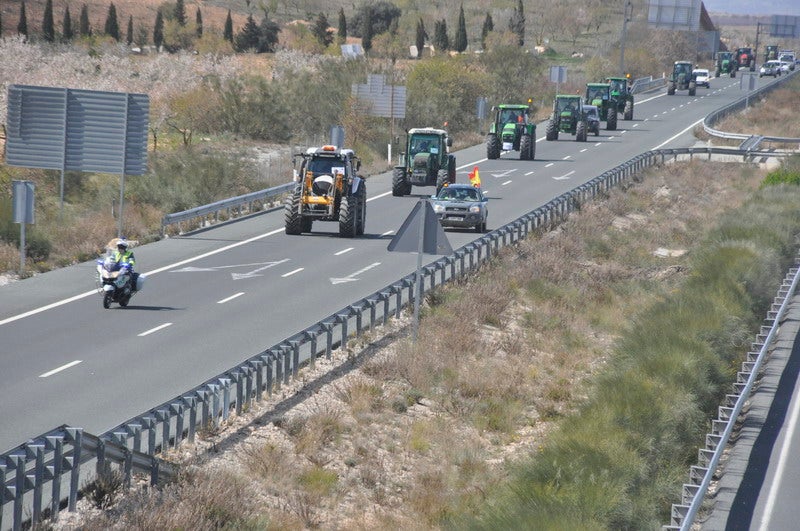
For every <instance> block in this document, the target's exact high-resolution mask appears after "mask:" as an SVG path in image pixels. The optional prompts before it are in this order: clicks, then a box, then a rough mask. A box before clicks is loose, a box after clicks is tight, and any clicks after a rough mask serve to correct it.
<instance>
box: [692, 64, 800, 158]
mask: <svg viewBox="0 0 800 531" xmlns="http://www.w3.org/2000/svg"><path fill="white" fill-rule="evenodd" d="M799 71H800V70H799ZM793 75H795V72H791V73H790V74H788V75H786V76H785V77H782V78H781V79H778V80H777V81H775V82H774V83H770V84H769V85H765V86H763V87H759V88H758V89H756V90H754V91H753V92H752V93H750V94H749V95H746V96H742V97H741V98H740V99H738V100H736V101H734V102H731V103H729V104H728V105H726V106H724V107H722V108H721V109H717V110H716V111H714V112H712V113H710V114H708V115H707V116H706V117H705V119H704V120H703V130H704V131H705V132H706V133H707V134H709V135H711V136H716V137H718V138H727V139H732V140H742V141H743V142H745V141H747V140H748V139H750V138H752V136H753V135H751V134H749V133H729V132H725V131H719V130H717V129H714V128H713V127H712V126H713V125H714V124H715V123H717V122H719V121H720V120H722V119H723V118H725V117H726V116H728V115H729V114H732V113H735V112H739V111H740V110H742V109H743V108H744V107H745V106H747V105H748V104H749V99H750V98H752V97H754V96H760V95H764V94H768V93H769V92H771V91H773V90H775V89H776V88H779V87H780V86H781V85H782V84H783V83H784V82H786V81H787V80H788V79H790V78H791V77H792V76H793ZM760 139H761V142H763V141H767V142H777V143H785V144H800V138H785V137H780V136H762V137H760ZM759 144H760V142H759V143H755V144H753V145H751V146H749V147H750V148H751V149H755V148H757V147H758V145H759Z"/></svg>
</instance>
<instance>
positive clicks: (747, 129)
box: [714, 79, 800, 147]
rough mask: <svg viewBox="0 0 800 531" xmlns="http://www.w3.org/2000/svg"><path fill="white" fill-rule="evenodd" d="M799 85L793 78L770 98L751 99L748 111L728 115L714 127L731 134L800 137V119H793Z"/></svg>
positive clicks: (799, 82)
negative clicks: (799, 120)
mask: <svg viewBox="0 0 800 531" xmlns="http://www.w3.org/2000/svg"><path fill="white" fill-rule="evenodd" d="M798 87H800V81H799V80H797V79H793V80H792V81H788V82H787V84H786V85H785V86H784V87H783V88H780V89H776V90H774V91H772V92H771V93H770V94H769V98H768V99H767V98H751V99H750V107H749V108H748V109H747V110H746V111H744V112H742V113H739V114H734V115H731V116H728V117H727V118H725V119H724V120H722V121H721V122H719V123H718V124H715V125H714V128H715V129H719V130H720V131H728V132H731V133H747V134H756V135H764V136H781V137H787V138H800V122H798V121H797V120H794V119H792V117H793V112H794V111H793V110H794V109H795V107H796V105H797V103H796V102H797V93H798ZM715 143H717V142H716V139H715ZM793 147H797V146H796V145H794V146H793Z"/></svg>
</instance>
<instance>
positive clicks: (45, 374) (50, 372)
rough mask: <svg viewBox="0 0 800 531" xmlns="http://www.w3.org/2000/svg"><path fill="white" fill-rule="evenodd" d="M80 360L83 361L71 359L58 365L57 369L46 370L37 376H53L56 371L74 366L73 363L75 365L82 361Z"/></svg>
mask: <svg viewBox="0 0 800 531" xmlns="http://www.w3.org/2000/svg"><path fill="white" fill-rule="evenodd" d="M82 362H83V360H75V361H71V362H69V363H67V364H66V365H62V366H61V367H59V368H57V369H53V370H52V371H47V372H46V373H44V374H40V375H39V378H47V377H48V376H53V375H54V374H55V373H57V372H61V371H65V370H67V369H69V368H70V367H74V366H75V365H77V364H79V363H82Z"/></svg>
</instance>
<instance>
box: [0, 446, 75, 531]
mask: <svg viewBox="0 0 800 531" xmlns="http://www.w3.org/2000/svg"><path fill="white" fill-rule="evenodd" d="M48 440H49V441H50V445H51V446H52V448H53V470H52V473H51V476H52V478H51V479H52V482H51V491H50V492H51V494H50V521H51V522H55V521H56V520H58V512H59V508H60V507H61V474H62V473H63V471H64V438H63V437H61V436H58V437H48ZM5 484H6V482H5V477H4V476H3V473H2V469H0V485H5ZM3 490H5V488H0V508H2V507H3V493H2V492H1V491H3ZM2 518H3V517H2V510H0V529H2V527H3V523H2Z"/></svg>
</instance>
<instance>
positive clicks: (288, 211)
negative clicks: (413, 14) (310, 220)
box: [283, 185, 304, 235]
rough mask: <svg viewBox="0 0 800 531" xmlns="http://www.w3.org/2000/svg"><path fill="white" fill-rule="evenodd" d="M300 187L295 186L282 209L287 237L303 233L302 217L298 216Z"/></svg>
mask: <svg viewBox="0 0 800 531" xmlns="http://www.w3.org/2000/svg"><path fill="white" fill-rule="evenodd" d="M301 193H302V187H301V186H300V185H297V187H296V188H295V189H294V192H293V193H292V195H291V196H289V197H288V198H286V207H285V209H284V216H283V217H284V221H285V231H286V234H289V235H297V234H301V233H302V232H303V225H304V224H303V216H302V215H301V214H300V196H301Z"/></svg>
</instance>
